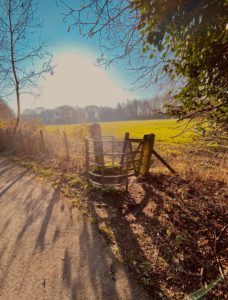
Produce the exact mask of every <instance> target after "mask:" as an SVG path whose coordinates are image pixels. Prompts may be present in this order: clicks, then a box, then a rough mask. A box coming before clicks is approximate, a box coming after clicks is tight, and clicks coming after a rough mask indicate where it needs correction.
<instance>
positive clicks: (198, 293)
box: [187, 277, 222, 300]
mask: <svg viewBox="0 0 228 300" xmlns="http://www.w3.org/2000/svg"><path fill="white" fill-rule="evenodd" d="M220 281H222V277H218V278H217V279H215V280H214V281H212V282H211V283H210V284H208V285H207V287H203V288H201V289H199V290H197V291H195V292H194V293H192V294H190V295H188V297H187V299H188V300H198V299H202V297H203V296H205V295H207V294H208V293H209V292H210V290H211V289H213V288H214V287H215V286H216V285H217V284H218V283H219V282H220Z"/></svg>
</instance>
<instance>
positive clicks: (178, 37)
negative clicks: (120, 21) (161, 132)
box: [131, 0, 228, 136]
mask: <svg viewBox="0 0 228 300" xmlns="http://www.w3.org/2000/svg"><path fill="white" fill-rule="evenodd" d="M131 3H132V6H133V7H134V8H135V9H138V10H139V13H140V21H139V24H138V29H140V32H141V34H142V35H143V37H144V39H145V41H146V42H144V46H143V52H146V51H148V52H150V57H151V58H153V55H154V54H153V53H154V52H156V51H158V52H160V53H161V55H162V58H163V59H164V60H165V63H164V66H163V70H164V71H165V72H166V73H168V75H169V76H170V78H171V79H173V80H176V81H177V82H179V81H178V79H179V78H181V79H182V81H183V83H182V84H179V86H178V88H177V89H176V90H175V92H174V96H175V99H176V103H177V105H175V106H174V105H169V106H168V108H169V111H170V112H171V113H172V114H174V115H177V116H178V117H179V118H180V119H185V118H190V119H193V118H198V117H200V118H201V121H202V122H204V121H205V120H206V121H207V124H209V126H210V132H211V133H214V134H217V136H218V134H221V133H222V134H223V133H225V134H227V130H228V125H227V124H228V100H227V83H228V68H227V62H228V55H227V44H228V43H227V42H228V30H227V28H226V26H227V22H228V18H227V1H225V0H209V1H206V2H205V1H195V0H185V1H181V2H180V1H177V0H173V1H168V2H167V1H165V0H154V1H149V0H132V2H131Z"/></svg>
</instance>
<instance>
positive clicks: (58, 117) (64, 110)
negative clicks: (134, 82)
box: [22, 97, 170, 124]
mask: <svg viewBox="0 0 228 300" xmlns="http://www.w3.org/2000/svg"><path fill="white" fill-rule="evenodd" d="M164 102H165V100H164V97H155V98H153V99H145V100H131V101H129V100H128V101H126V102H124V103H119V104H117V106H116V107H115V108H113V107H108V106H96V105H90V106H87V107H85V108H80V107H72V106H68V105H63V106H59V107H56V108H54V109H45V108H42V107H39V108H36V109H26V110H25V111H24V112H23V114H22V117H23V119H26V120H32V119H39V120H40V122H41V123H43V124H74V123H81V122H105V121H125V120H143V119H166V118H170V116H169V115H167V114H166V112H165V109H164Z"/></svg>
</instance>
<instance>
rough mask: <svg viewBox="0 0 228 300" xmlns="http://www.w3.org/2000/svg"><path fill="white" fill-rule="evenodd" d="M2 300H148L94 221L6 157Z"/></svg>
mask: <svg viewBox="0 0 228 300" xmlns="http://www.w3.org/2000/svg"><path fill="white" fill-rule="evenodd" d="M0 299H4V300H10V299H14V300H15V299H20V300H21V299H29V300H32V299H39V300H40V299H48V300H49V299H55V300H56V299H79V300H80V299H85V300H90V299H98V300H99V299H135V300H136V299H137V300H140V299H148V296H147V295H146V293H145V291H144V290H143V289H142V288H141V287H140V286H138V284H137V283H136V282H135V281H134V279H133V278H132V276H130V275H129V274H128V273H127V271H126V270H125V269H124V268H123V267H122V266H121V265H120V264H119V263H118V262H117V261H116V260H115V258H114V257H113V255H112V253H111V252H110V251H109V249H108V247H107V245H106V243H105V242H104V241H103V239H102V238H101V236H100V235H99V234H98V233H97V232H96V231H95V230H94V229H93V227H92V225H91V223H90V222H89V221H87V220H85V218H83V217H82V216H81V214H80V213H79V211H78V210H77V209H76V208H72V207H71V206H70V205H68V204H67V203H66V201H64V200H63V199H61V197H60V195H59V193H58V191H56V190H54V189H53V188H52V187H51V185H50V184H48V183H44V182H43V181H41V179H39V178H38V177H36V176H35V175H34V174H32V173H30V172H28V171H27V170H25V169H23V168H21V167H18V166H17V165H15V164H12V163H9V162H8V161H7V160H5V159H2V158H0Z"/></svg>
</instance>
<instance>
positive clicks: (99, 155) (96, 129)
mask: <svg viewBox="0 0 228 300" xmlns="http://www.w3.org/2000/svg"><path fill="white" fill-rule="evenodd" d="M89 130H90V135H91V138H93V139H94V141H93V146H94V157H95V162H96V163H97V164H99V165H101V166H103V165H104V152H103V142H102V135H101V127H100V124H97V123H96V124H92V125H90V127H89Z"/></svg>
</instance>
